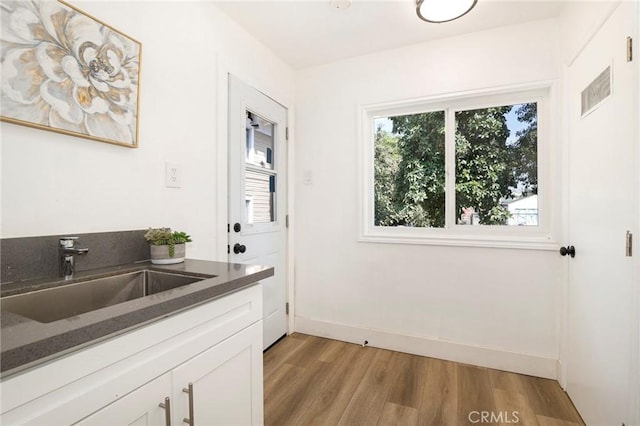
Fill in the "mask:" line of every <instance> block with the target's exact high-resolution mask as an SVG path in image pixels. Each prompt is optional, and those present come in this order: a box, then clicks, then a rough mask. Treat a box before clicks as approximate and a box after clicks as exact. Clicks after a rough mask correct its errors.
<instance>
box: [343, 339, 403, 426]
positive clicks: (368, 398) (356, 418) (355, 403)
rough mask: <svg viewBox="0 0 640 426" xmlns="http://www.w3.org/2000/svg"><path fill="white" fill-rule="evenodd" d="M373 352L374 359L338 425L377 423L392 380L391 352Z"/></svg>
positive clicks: (356, 425)
mask: <svg viewBox="0 0 640 426" xmlns="http://www.w3.org/2000/svg"><path fill="white" fill-rule="evenodd" d="M375 350H376V355H375V359H374V360H373V363H372V364H371V365H370V366H369V368H368V369H367V371H366V372H365V374H364V376H363V377H362V380H361V381H360V384H359V385H358V387H357V388H356V391H355V393H354V395H353V397H352V398H351V401H349V405H347V408H346V409H345V412H344V414H343V415H342V417H341V418H340V421H339V422H338V425H344V426H359V425H362V426H370V425H375V424H377V423H378V419H379V418H380V415H381V413H382V408H383V407H384V403H385V401H386V399H387V393H388V391H389V388H390V386H391V383H392V380H393V378H394V377H393V372H392V371H391V370H390V369H389V361H390V360H391V356H392V355H393V352H391V351H385V350H380V349H375Z"/></svg>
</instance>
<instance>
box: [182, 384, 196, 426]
mask: <svg viewBox="0 0 640 426" xmlns="http://www.w3.org/2000/svg"><path fill="white" fill-rule="evenodd" d="M182 392H184V393H188V394H189V418H186V417H185V418H184V419H182V421H183V422H185V423H186V424H188V425H189V426H195V421H194V420H193V383H189V387H188V388H182Z"/></svg>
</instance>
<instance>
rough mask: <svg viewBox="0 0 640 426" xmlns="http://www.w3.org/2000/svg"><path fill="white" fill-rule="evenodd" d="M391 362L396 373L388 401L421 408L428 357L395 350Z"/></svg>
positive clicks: (391, 366)
mask: <svg viewBox="0 0 640 426" xmlns="http://www.w3.org/2000/svg"><path fill="white" fill-rule="evenodd" d="M390 363H391V365H390V368H392V369H393V371H395V372H396V374H395V375H394V376H395V378H394V380H393V384H392V387H391V389H389V395H388V396H387V401H388V402H392V403H394V404H397V405H400V406H404V407H411V408H415V409H419V408H420V403H421V399H422V393H423V390H424V386H425V383H426V378H427V360H426V358H424V357H420V356H416V355H411V354H405V353H401V352H394V353H393V355H392V357H391V361H390Z"/></svg>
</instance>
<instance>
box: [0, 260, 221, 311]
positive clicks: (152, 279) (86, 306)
mask: <svg viewBox="0 0 640 426" xmlns="http://www.w3.org/2000/svg"><path fill="white" fill-rule="evenodd" d="M206 278H210V277H208V276H194V275H187V274H178V273H170V272H159V271H153V270H148V269H144V270H139V271H133V272H125V273H121V274H118V275H111V276H108V277H104V278H94V279H89V280H86V281H81V282H77V283H73V284H67V285H61V286H58V287H52V288H48V289H44V290H38V291H32V292H30V293H22V294H16V295H14V296H8V297H3V298H0V309H2V310H3V311H7V312H12V313H14V314H18V315H22V316H23V317H26V318H29V319H32V320H34V321H38V322H43V323H48V322H53V321H57V320H60V319H64V318H70V317H73V316H76V315H80V314H83V313H85V312H90V311H94V310H96V309H100V308H104V307H107V306H111V305H116V304H118V303H123V302H126V301H129V300H133V299H137V298H140V297H144V296H149V295H152V294H157V293H160V292H163V291H167V290H171V289H174V288H177V287H182V286H185V285H188V284H192V283H194V282H197V281H201V280H203V279H206Z"/></svg>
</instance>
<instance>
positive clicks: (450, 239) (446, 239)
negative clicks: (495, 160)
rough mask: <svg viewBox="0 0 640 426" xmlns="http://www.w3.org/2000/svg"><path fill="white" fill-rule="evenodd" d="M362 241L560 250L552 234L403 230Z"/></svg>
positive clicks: (370, 236) (372, 234) (369, 234)
mask: <svg viewBox="0 0 640 426" xmlns="http://www.w3.org/2000/svg"><path fill="white" fill-rule="evenodd" d="M443 231H444V230H443ZM358 241H359V242H362V243H383V244H415V245H425V246H451V247H478V248H507V249H520V250H553V251H556V250H558V247H559V245H558V243H557V242H556V241H554V239H553V238H551V237H550V236H533V235H527V236H522V235H519V236H514V235H494V236H489V235H469V234H468V233H467V234H465V235H451V234H447V235H433V234H431V235H420V234H416V233H415V231H414V232H413V233H412V234H407V233H402V232H385V233H381V232H380V233H378V232H376V233H367V234H361V235H360V237H359V238H358Z"/></svg>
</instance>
